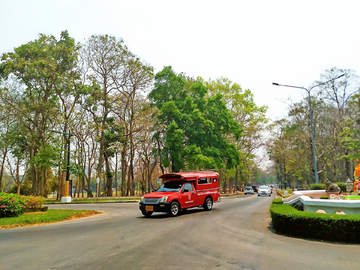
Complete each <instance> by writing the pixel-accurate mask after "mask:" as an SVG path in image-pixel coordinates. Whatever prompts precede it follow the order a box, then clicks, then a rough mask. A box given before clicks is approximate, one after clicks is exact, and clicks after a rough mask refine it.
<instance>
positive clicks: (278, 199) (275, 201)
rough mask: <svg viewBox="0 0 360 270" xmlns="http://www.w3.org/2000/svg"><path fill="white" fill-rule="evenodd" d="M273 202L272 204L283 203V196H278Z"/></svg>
mask: <svg viewBox="0 0 360 270" xmlns="http://www.w3.org/2000/svg"><path fill="white" fill-rule="evenodd" d="M271 203H272V204H282V203H283V201H282V198H277V199H273V200H272V202H271Z"/></svg>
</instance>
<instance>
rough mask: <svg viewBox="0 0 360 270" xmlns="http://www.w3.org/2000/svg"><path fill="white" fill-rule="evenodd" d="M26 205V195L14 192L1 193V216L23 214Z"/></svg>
mask: <svg viewBox="0 0 360 270" xmlns="http://www.w3.org/2000/svg"><path fill="white" fill-rule="evenodd" d="M25 207H26V202H25V197H23V196H19V195H17V194H13V193H0V218H2V217H16V216H18V215H21V214H22V213H24V211H25Z"/></svg>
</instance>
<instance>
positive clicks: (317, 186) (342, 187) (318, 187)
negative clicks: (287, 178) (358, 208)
mask: <svg viewBox="0 0 360 270" xmlns="http://www.w3.org/2000/svg"><path fill="white" fill-rule="evenodd" d="M335 184H337V185H338V186H339V188H340V191H341V192H346V184H345V183H343V182H336V183H335ZM310 189H311V190H322V189H326V185H325V184H321V183H320V184H311V185H310Z"/></svg>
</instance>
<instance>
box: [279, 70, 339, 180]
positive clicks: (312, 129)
mask: <svg viewBox="0 0 360 270" xmlns="http://www.w3.org/2000/svg"><path fill="white" fill-rule="evenodd" d="M344 75H345V74H342V75H340V76H338V77H336V78H333V79H331V80H328V81H326V82H322V83H319V84H317V85H314V86H312V87H311V88H309V89H307V88H305V87H300V86H293V85H283V84H278V83H273V85H276V86H284V87H291V88H298V89H304V90H305V91H306V92H307V93H308V98H309V109H310V128H311V141H312V150H313V159H314V174H315V183H316V184H318V183H319V178H318V174H317V165H316V154H315V140H314V126H313V115H312V109H311V96H310V92H311V90H312V89H313V88H315V87H317V86H320V85H324V84H326V83H328V82H331V81H334V80H336V79H339V78H341V77H342V76H344Z"/></svg>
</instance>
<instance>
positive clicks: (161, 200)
mask: <svg viewBox="0 0 360 270" xmlns="http://www.w3.org/2000/svg"><path fill="white" fill-rule="evenodd" d="M167 199H168V196H164V197H162V198H161V199H160V201H159V202H167Z"/></svg>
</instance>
